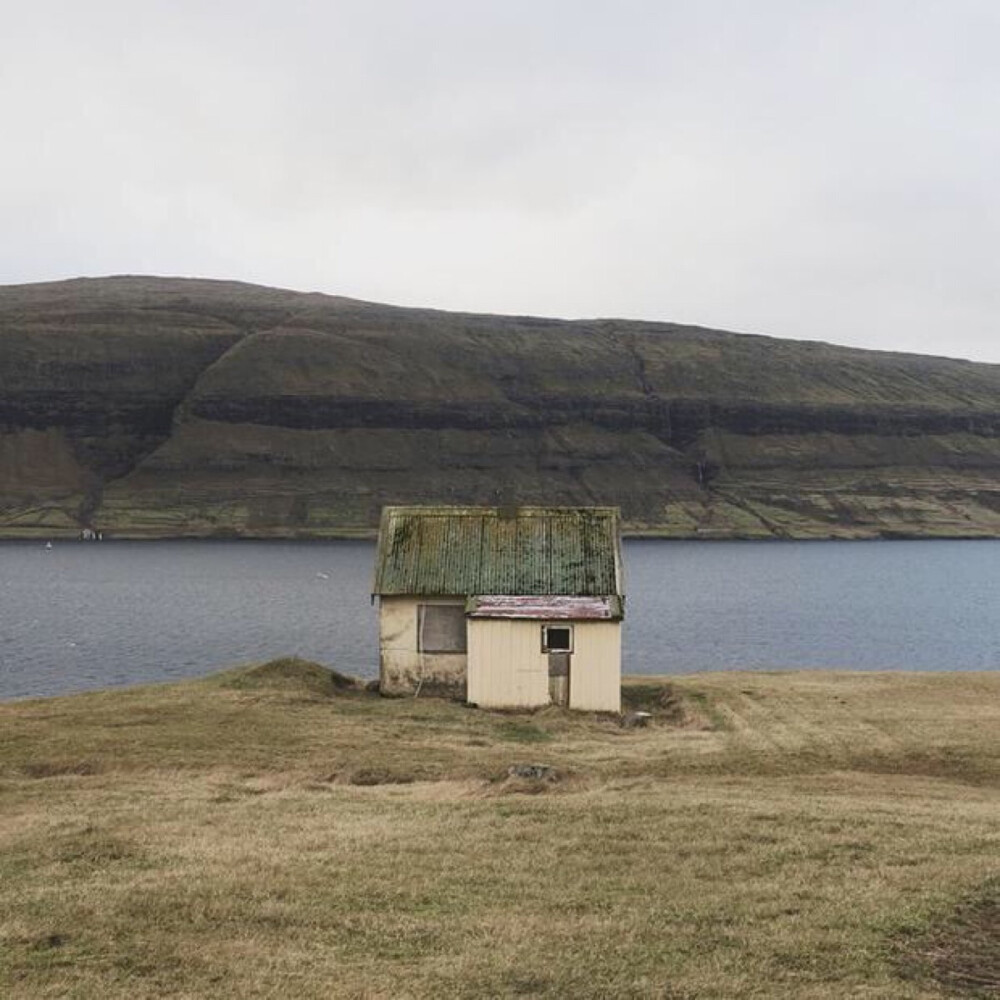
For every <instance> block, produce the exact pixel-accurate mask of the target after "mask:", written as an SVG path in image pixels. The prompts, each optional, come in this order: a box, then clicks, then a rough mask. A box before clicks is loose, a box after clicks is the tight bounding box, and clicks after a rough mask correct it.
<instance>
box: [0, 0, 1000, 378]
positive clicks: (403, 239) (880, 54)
mask: <svg viewBox="0 0 1000 1000" xmlns="http://www.w3.org/2000/svg"><path fill="white" fill-rule="evenodd" d="M4 28H5V30H4V32H3V35H2V37H0V120H2V121H3V122H4V131H5V135H4V149H5V153H4V155H3V157H2V158H0V182H2V183H0V219H2V221H3V227H4V236H5V239H4V240H3V241H2V244H0V281H4V282H17V281H30V280H43V279H50V278H56V277H63V276H71V275H76V274H101V273H112V272H151V273H170V274H192V275H193V274H198V275H206V276H211V277H228V278H237V279H243V280H250V281H262V282H266V283H270V284H281V285H286V286H289V287H294V288H303V289H316V290H322V291H328V292H331V293H340V294H347V295H354V296H359V297H366V298H373V299H381V300H384V301H393V302H399V303H403V304H420V305H435V306H440V307H442V308H460V309H470V310H482V311H494V312H518V313H523V312H535V313H541V314H550V315H565V316H582V315H605V316H607V315H620V316H631V317H642V318H648V319H665V320H678V321H683V322H696V323H701V324H704V325H710V326H722V327H728V328H731V329H742V330H753V331H757V332H764V333H771V334H775V335H779V336H789V337H803V338H821V339H828V340H833V341H837V342H841V343H849V344H854V345H858V346H868V347H877V348H885V349H898V350H920V351H926V352H933V353H947V354H957V355H963V356H968V357H975V358H979V359H982V360H990V361H998V362H1000V338H998V337H997V329H996V317H997V315H998V308H997V307H998V305H1000V301H998V300H1000V292H998V291H997V281H996V274H997V271H998V267H997V265H998V263H1000V261H998V259H997V257H998V251H997V245H998V236H1000V212H998V194H997V191H996V184H995V175H996V173H997V165H998V154H1000V131H998V129H997V128H996V125H995V123H996V122H997V121H1000V60H997V59H996V52H997V46H998V43H1000V13H998V12H997V8H996V7H995V5H994V4H993V3H984V2H974V0H956V2H952V3H949V4H942V3H939V2H930V0H907V2H904V0H870V2H861V0H839V2H836V3H834V2H825V0H819V2H814V3H808V4H805V3H801V2H791V0H787V2H786V0H767V2H761V3H748V2H742V3H741V2H737V0H729V2H722V0H717V2H712V0H708V2H705V3H698V4H689V3H681V2H674V3H668V2H656V3H653V2H640V0H631V2H630V0H624V2H619V3H610V2H606V3H605V2H601V3H598V2H576V3H569V2H561V0H550V2H534V3H526V2H503V3H500V2H478V3H477V2H469V0H465V2H458V0H453V2H444V0H421V2H419V3H417V2H408V3H403V2H377V0H375V2H369V3H360V2H335V3H322V2H306V0H289V2H286V3H281V4H279V3H277V2H273V3H272V2H261V0H258V2H241V3H236V2H232V0H216V2H214V3H212V4H205V3H195V2H190V0H188V2H174V3H166V2H158V0H153V2H145V3H142V4H136V3H124V2H110V0H93V2H91V3H88V4H79V3H71V2H55V0H50V2H45V0H39V2H36V3H34V4H32V5H20V9H18V10H17V11H10V12H8V13H7V15H6V18H5V26H4Z"/></svg>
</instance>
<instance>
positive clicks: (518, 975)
mask: <svg viewBox="0 0 1000 1000" xmlns="http://www.w3.org/2000/svg"><path fill="white" fill-rule="evenodd" d="M625 696H626V703H627V705H628V706H629V707H631V708H642V709H644V710H646V711H649V712H650V713H652V720H651V723H650V725H649V726H648V727H647V728H624V727H622V726H621V725H620V724H619V721H618V720H617V719H616V718H614V717H600V716H587V715H572V714H569V713H566V712H564V711H562V710H557V709H554V708H552V709H546V710H543V711H539V712H535V713H495V712H485V711H480V710H476V709H471V708H468V707H465V706H463V705H460V704H455V703H450V702H445V701H439V700H434V699H430V698H417V699H412V698H407V699H398V700H388V699H382V698H380V697H378V696H377V695H372V694H368V693H365V692H364V691H363V690H360V689H358V688H356V687H352V686H349V685H346V686H345V685H344V684H343V683H341V682H339V679H338V678H337V677H336V676H334V675H332V674H330V673H329V672H328V671H326V670H324V669H323V668H321V667H318V666H316V665H311V664H306V663H302V662H301V661H294V660H292V661H288V660H286V661H279V662H276V663H272V664H266V665H263V666H261V667H258V668H246V669H241V670H237V671H230V672H228V673H226V674H222V675H217V676H215V677H211V678H208V679H206V680H203V681H199V682H187V683H183V684H178V685H175V686H157V687H145V688H136V689H129V690H120V691H111V692H100V693H93V694H82V695H76V696H72V697H64V698H55V699H46V700H35V701H25V702H10V703H4V704H0V995H3V996H4V997H11V998H24V1000H27V998H31V1000H35V998H38V997H80V998H83V997H102V998H103V997H115V998H118V997H120V998H153V997H165V996H176V997H201V996H205V997H223V998H227V997H232V998H236V997H241V998H242V997H316V998H320V997H358V998H361V997H366V998H376V997H378V998H381V997H386V998H390V997H392V998H395V997H435V998H437V997H468V998H480V997H490V996H512V997H513V996H535V997H584V998H586V997H593V998H597V997H659V998H720V1000H721V998H735V997H787V998H830V1000H834V998H836V1000H841V998H845V997H880V998H890V997H892V998H894V997H900V998H903V997H906V998H930V997H946V996H967V997H973V996H978V997H987V996H996V995H997V990H998V989H1000V933H998V927H1000V920H998V914H1000V883H998V876H1000V860H998V859H1000V673H991V674H958V673H952V674H941V675H932V674H864V673H857V674H850V673H752V674H751V673H742V674H740V673H733V674H715V675H699V676H691V677H683V678H671V679H669V680H668V679H649V678H643V679H642V681H641V682H640V681H639V680H635V681H630V682H628V683H627V684H626V687H625ZM521 763H540V764H545V765H547V766H548V767H550V768H552V769H553V771H552V772H551V775H550V777H551V778H552V780H548V778H542V779H534V778H517V777H510V776H509V775H508V769H509V768H510V767H511V766H512V765H515V764H521Z"/></svg>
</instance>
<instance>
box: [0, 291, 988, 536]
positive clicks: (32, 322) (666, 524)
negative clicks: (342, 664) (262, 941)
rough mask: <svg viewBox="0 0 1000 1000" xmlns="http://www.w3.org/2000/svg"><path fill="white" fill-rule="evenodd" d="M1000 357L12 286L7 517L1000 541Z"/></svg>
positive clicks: (224, 528)
mask: <svg viewBox="0 0 1000 1000" xmlns="http://www.w3.org/2000/svg"><path fill="white" fill-rule="evenodd" d="M998 473H1000V367H998V366H991V365H980V364H973V363H970V362H964V361H955V360H949V359H944V358H929V357H921V356H915V355H900V354H889V353H881V352H868V351H857V350H850V349H847V348H840V347H833V346H830V345H827V344H815V343H800V342H792V341H784V340H774V339H770V338H766V337H758V336H748V335H741V334H733V333H725V332H722V331H715V330H707V329H700V328H694V327H682V326H676V325H673V324H656V323H636V322H623V321H606V320H600V321H583V322H563V321H557V320H543V319H535V318H530V317H500V316H480V315H465V314H457V313H444V312H436V311H432V310H418V309H399V308H393V307H389V306H381V305H376V304H372V303H364V302H357V301H353V300H350V299H342V298H336V297H331V296H322V295H307V294H300V293H295V292H287V291H280V290H276V289H267V288H259V287H256V286H251V285H241V284H237V283H230V282H214V281H198V280H185V279H159V278H133V277H120V278H104V279H81V280H76V281H66V282H54V283H47V284H38V285H24V286H8V287H4V288H0V533H2V534H5V535H8V536H16V535H18V534H49V533H57V532H65V533H71V532H76V531H79V530H80V529H81V528H82V527H94V528H97V529H100V530H103V531H105V532H106V533H110V534H115V533H117V534H128V535H148V536H164V535H206V534H246V535H257V536H275V535H300V536H310V535H317V536H318V535H330V534H340V533H351V532H362V531H367V530H370V529H371V528H372V527H373V526H374V524H375V523H376V521H377V516H378V511H379V509H380V507H381V506H382V505H383V504H384V503H399V502H425V501H426V502H436V503H440V502H456V503H492V502H496V500H497V498H499V497H503V498H504V499H505V500H514V501H518V502H523V503H532V502H538V503H546V504H551V503H569V504H593V503H600V504H605V503H613V504H617V505H619V506H621V508H622V512H623V516H624V518H625V522H626V524H627V525H628V526H629V527H630V528H631V529H632V530H633V531H641V532H647V533H656V534H664V535H671V536H677V537H770V536H778V537H830V536H846V537H860V536H872V535H944V536H976V535H997V534H1000V476H998Z"/></svg>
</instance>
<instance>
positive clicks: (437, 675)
mask: <svg viewBox="0 0 1000 1000" xmlns="http://www.w3.org/2000/svg"><path fill="white" fill-rule="evenodd" d="M421 604H457V605H459V606H460V607H464V605H465V599H464V598H447V597H442V598H434V597H421V598H415V597H382V598H380V599H379V615H378V624H379V690H380V691H381V692H382V693H383V694H413V693H414V692H415V691H416V690H417V686H418V685H420V690H421V691H422V692H426V693H427V694H445V695H450V696H453V697H458V698H464V697H465V673H466V664H467V663H468V657H467V655H466V654H465V653H421V652H419V651H418V649H417V607H418V606H419V605H421ZM421 682H422V683H421Z"/></svg>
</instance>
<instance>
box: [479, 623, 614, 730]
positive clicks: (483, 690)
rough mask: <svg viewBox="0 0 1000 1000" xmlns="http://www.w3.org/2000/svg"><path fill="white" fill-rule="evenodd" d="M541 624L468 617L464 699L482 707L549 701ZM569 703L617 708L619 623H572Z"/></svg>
mask: <svg viewBox="0 0 1000 1000" xmlns="http://www.w3.org/2000/svg"><path fill="white" fill-rule="evenodd" d="M545 624H555V625H562V624H567V623H566V622H551V623H546V622H541V621H536V620H524V619H505V618H470V619H469V655H468V678H469V679H468V695H467V697H468V700H469V701H470V702H472V703H473V704H475V705H481V706H482V707H483V708H534V707H538V706H541V705H547V704H549V658H548V654H547V653H543V652H542V642H541V631H542V626H543V625H545ZM572 624H573V653H572V657H571V659H570V684H569V707H570V708H575V709H581V710H584V711H591V712H618V711H620V709H621V623H620V622H573V623H572Z"/></svg>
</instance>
